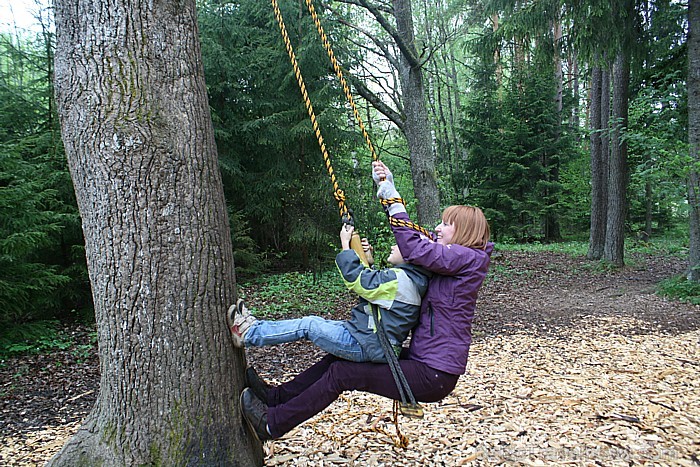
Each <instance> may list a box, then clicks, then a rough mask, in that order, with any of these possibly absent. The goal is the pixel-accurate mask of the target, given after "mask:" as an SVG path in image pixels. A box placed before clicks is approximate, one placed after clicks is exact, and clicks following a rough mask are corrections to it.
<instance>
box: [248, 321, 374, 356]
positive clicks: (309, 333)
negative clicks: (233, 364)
mask: <svg viewBox="0 0 700 467" xmlns="http://www.w3.org/2000/svg"><path fill="white" fill-rule="evenodd" d="M302 339H308V340H310V341H311V342H313V343H314V344H315V345H316V346H317V347H319V348H320V349H322V350H324V351H326V352H328V353H329V354H331V355H335V356H336V357H340V358H342V359H345V360H350V361H353V362H364V361H366V358H365V356H364V353H363V352H362V347H360V344H359V342H357V340H355V338H354V337H352V334H350V332H349V331H348V330H347V329H346V328H345V326H343V321H334V320H329V319H323V318H320V317H318V316H305V317H303V318H298V319H285V320H280V321H265V320H259V321H258V322H257V323H255V324H254V325H252V326H251V327H250V329H248V331H247V332H246V333H245V345H252V346H256V347H261V346H264V345H275V344H283V343H285V342H294V341H299V340H302Z"/></svg>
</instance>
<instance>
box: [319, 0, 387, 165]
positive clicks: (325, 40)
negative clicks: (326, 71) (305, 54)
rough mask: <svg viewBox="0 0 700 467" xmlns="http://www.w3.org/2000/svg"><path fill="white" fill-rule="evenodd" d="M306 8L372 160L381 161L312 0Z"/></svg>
mask: <svg viewBox="0 0 700 467" xmlns="http://www.w3.org/2000/svg"><path fill="white" fill-rule="evenodd" d="M306 6H307V8H308V9H309V13H311V18H312V19H313V21H314V24H315V25H316V31H317V32H318V35H319V37H320V38H321V42H322V43H323V48H324V49H326V53H327V54H328V58H329V59H330V61H331V64H332V65H333V71H335V74H336V76H337V77H338V81H340V84H341V85H342V86H343V92H344V93H345V98H346V99H347V100H348V103H349V104H350V107H352V113H353V115H354V116H355V120H356V121H357V124H358V126H359V127H360V130H361V131H362V136H364V138H365V142H366V143H367V147H369V152H370V153H371V154H372V160H373V161H376V160H379V157H378V156H377V153H376V151H375V150H374V145H373V144H372V140H371V139H370V137H369V133H367V129H366V128H365V123H364V121H363V120H362V117H361V116H360V112H359V111H358V110H357V106H356V105H355V100H354V99H353V98H352V93H351V92H350V86H348V82H347V81H346V80H345V76H344V75H343V71H342V70H341V68H340V65H339V64H338V60H336V58H335V54H334V53H333V49H332V48H331V43H330V41H329V40H328V37H327V36H326V32H325V31H324V30H323V26H321V21H320V20H319V19H318V15H317V14H316V9H315V8H314V5H313V2H312V0H306Z"/></svg>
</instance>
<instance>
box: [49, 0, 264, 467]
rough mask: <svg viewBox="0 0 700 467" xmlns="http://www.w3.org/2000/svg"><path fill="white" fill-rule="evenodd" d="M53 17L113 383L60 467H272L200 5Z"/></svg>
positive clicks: (59, 79) (105, 5)
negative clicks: (241, 311)
mask: <svg viewBox="0 0 700 467" xmlns="http://www.w3.org/2000/svg"><path fill="white" fill-rule="evenodd" d="M55 15H56V33H57V49H56V58H55V65H56V68H55V70H56V78H55V84H56V98H57V105H58V110H59V116H60V120H61V124H62V136H63V140H64V144H65V147H66V153H67V157H68V163H69V166H70V170H71V176H72V178H73V182H74V185H75V191H76V195H77V199H78V205H79V209H80V213H81V216H82V222H83V231H84V234H85V246H86V254H87V258H88V269H89V274H90V281H91V284H92V290H93V297H94V303H95V314H96V319H97V332H98V340H99V356H100V372H101V379H100V392H99V396H98V399H97V402H96V405H95V407H94V409H93V411H92V412H91V413H90V415H89V416H88V417H87V419H86V420H85V422H84V424H83V426H82V427H81V428H80V429H79V430H78V432H77V434H76V435H75V436H74V437H73V438H71V439H70V440H69V441H68V443H67V444H66V445H65V446H64V448H63V449H62V451H61V452H60V453H59V454H57V455H56V456H55V457H54V458H53V459H52V461H51V463H50V465H54V466H64V465H65V466H76V465H90V466H92V465H103V466H124V465H240V466H249V465H260V464H262V451H261V448H260V445H259V443H258V442H257V441H255V439H254V438H253V437H252V435H250V434H249V432H248V431H247V430H246V428H245V425H244V424H243V423H242V419H241V416H240V415H239V411H238V398H237V394H238V393H239V390H240V388H241V387H242V381H243V368H244V363H245V362H244V359H243V355H242V353H241V352H237V351H235V350H234V349H233V347H232V343H231V340H230V336H229V333H228V331H227V328H226V324H225V310H226V307H227V306H228V305H229V304H231V303H233V302H234V299H235V274H234V269H233V255H232V249H231V239H230V233H229V227H228V218H227V214H226V207H225V203H224V197H223V187H222V184H221V178H220V174H219V168H218V164H217V156H216V147H215V143H214V136H213V128H212V124H211V120H210V115H209V107H208V102H207V94H206V88H205V85H204V75H203V68H202V62H201V56H200V49H199V42H198V33H197V25H196V12H195V1H194V0H184V1H175V2H169V1H158V0H156V1H153V2H136V3H134V2H130V1H126V0H98V1H94V0H90V1H88V0H78V1H68V0H55Z"/></svg>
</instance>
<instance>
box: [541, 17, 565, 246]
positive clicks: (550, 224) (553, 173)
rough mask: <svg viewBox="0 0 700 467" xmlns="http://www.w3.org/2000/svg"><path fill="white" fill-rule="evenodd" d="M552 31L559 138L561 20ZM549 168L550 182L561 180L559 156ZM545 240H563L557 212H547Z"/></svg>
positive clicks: (549, 195)
mask: <svg viewBox="0 0 700 467" xmlns="http://www.w3.org/2000/svg"><path fill="white" fill-rule="evenodd" d="M552 31H553V36H554V56H553V58H552V59H553V61H554V82H555V83H556V94H555V96H554V106H555V109H556V119H557V121H556V122H555V125H556V130H555V132H556V134H555V137H556V138H557V140H558V139H559V138H560V137H561V123H562V109H563V108H564V75H563V70H562V63H561V54H560V50H561V40H562V28H561V23H560V22H559V20H558V19H557V20H555V21H554V24H553V25H552ZM544 167H545V168H546V170H547V177H548V181H549V182H550V183H558V182H559V157H555V158H551V157H546V165H545V166H544ZM550 190H551V189H550V188H547V194H546V197H547V199H548V200H551V201H550V202H556V201H555V200H554V199H553V198H554V197H555V196H556V195H555V193H552V192H550ZM544 234H545V240H547V241H558V240H561V228H560V226H559V216H558V215H557V214H555V213H552V212H548V213H546V214H545V231H544Z"/></svg>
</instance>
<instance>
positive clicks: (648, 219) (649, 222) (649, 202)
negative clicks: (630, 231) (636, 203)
mask: <svg viewBox="0 0 700 467" xmlns="http://www.w3.org/2000/svg"><path fill="white" fill-rule="evenodd" d="M644 204H645V210H644V211H645V212H644V233H642V239H643V240H644V241H645V242H647V241H649V238H650V237H651V234H652V228H653V221H654V217H653V214H654V209H653V208H654V190H653V188H652V186H651V181H650V180H648V179H647V180H646V181H645V183H644Z"/></svg>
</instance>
